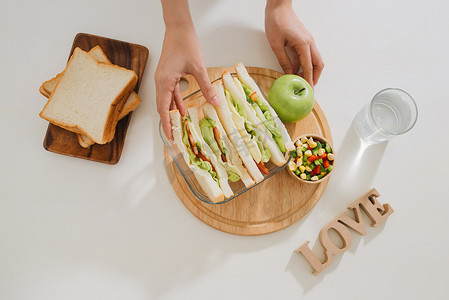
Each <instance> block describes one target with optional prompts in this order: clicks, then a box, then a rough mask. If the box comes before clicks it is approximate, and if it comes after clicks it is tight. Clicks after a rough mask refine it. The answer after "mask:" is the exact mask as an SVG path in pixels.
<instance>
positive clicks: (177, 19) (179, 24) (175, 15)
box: [161, 0, 194, 30]
mask: <svg viewBox="0 0 449 300" xmlns="http://www.w3.org/2000/svg"><path fill="white" fill-rule="evenodd" d="M161 3H162V12H163V16H164V23H165V28H166V29H167V30H169V29H172V28H173V29H176V28H183V29H184V30H185V29H189V28H194V27H193V21H192V17H191V16H190V9H189V2H188V0H161Z"/></svg>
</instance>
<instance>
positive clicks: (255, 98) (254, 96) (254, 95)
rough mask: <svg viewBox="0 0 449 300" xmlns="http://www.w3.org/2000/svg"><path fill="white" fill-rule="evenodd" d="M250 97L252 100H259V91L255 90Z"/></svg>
mask: <svg viewBox="0 0 449 300" xmlns="http://www.w3.org/2000/svg"><path fill="white" fill-rule="evenodd" d="M249 97H250V98H251V100H253V101H254V102H257V100H258V99H257V93H256V92H254V93H252V94H251V95H249Z"/></svg>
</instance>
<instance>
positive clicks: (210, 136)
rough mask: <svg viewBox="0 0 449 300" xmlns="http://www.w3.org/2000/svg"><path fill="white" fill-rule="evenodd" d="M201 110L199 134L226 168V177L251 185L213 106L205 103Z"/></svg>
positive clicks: (246, 172)
mask: <svg viewBox="0 0 449 300" xmlns="http://www.w3.org/2000/svg"><path fill="white" fill-rule="evenodd" d="M203 112H204V119H202V120H201V122H200V129H201V135H202V136H203V138H204V141H205V142H206V143H207V144H208V145H209V147H210V148H211V149H212V152H213V153H214V155H215V157H216V158H217V161H218V163H219V164H221V165H222V166H223V167H224V168H225V169H226V172H227V173H228V179H229V180H230V181H232V182H236V181H238V180H239V179H241V180H242V182H243V184H244V185H245V187H247V188H248V187H250V186H252V185H253V184H254V180H253V179H252V178H251V176H250V175H249V173H248V171H247V170H246V168H245V167H244V166H243V165H242V161H241V159H240V157H239V154H238V152H237V150H236V149H235V147H234V145H233V144H232V143H231V141H230V140H229V138H228V136H227V135H226V132H225V130H224V128H223V126H222V125H221V122H220V119H219V118H218V115H217V112H216V111H215V108H214V107H213V106H212V105H211V104H209V103H206V104H204V105H203Z"/></svg>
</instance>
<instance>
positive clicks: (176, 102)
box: [154, 24, 220, 139]
mask: <svg viewBox="0 0 449 300" xmlns="http://www.w3.org/2000/svg"><path fill="white" fill-rule="evenodd" d="M186 74H192V75H193V76H194V77H195V79H196V81H197V82H198V85H199V87H200V89H201V91H202V93H203V95H204V97H205V98H206V100H207V101H209V102H210V103H212V104H213V105H218V104H220V101H219V99H218V97H217V95H216V93H215V91H214V89H213V88H212V85H211V83H210V80H209V77H208V75H207V71H206V66H205V64H204V58H203V51H202V48H201V44H200V41H199V38H198V36H197V34H196V32H195V28H194V27H193V24H191V26H188V25H187V26H186V25H185V24H175V25H173V26H167V27H166V30H165V37H164V44H163V46H162V53H161V57H160V59H159V63H158V65H157V68H156V72H155V74H154V81H155V84H156V104H157V111H158V113H159V116H160V118H161V123H162V127H163V129H164V132H165V135H166V136H167V138H169V139H173V136H172V129H171V123H170V117H169V111H170V110H172V109H175V108H177V109H178V110H179V112H180V113H181V115H185V107H184V104H183V99H182V96H181V91H180V88H179V80H180V79H181V77H182V76H184V75H186Z"/></svg>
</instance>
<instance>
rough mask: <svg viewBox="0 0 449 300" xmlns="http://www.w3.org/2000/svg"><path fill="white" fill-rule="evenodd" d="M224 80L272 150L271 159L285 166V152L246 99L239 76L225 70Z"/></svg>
mask: <svg viewBox="0 0 449 300" xmlns="http://www.w3.org/2000/svg"><path fill="white" fill-rule="evenodd" d="M223 82H224V84H225V88H226V89H227V90H229V92H230V93H231V95H232V97H233V98H234V100H235V101H238V102H240V103H241V104H242V106H243V108H244V110H245V112H246V115H247V117H248V120H249V121H250V122H251V123H252V124H253V128H254V131H255V132H256V136H257V137H258V138H259V140H260V141H261V142H262V144H263V145H264V147H265V148H266V149H268V150H269V151H270V152H271V157H270V161H272V162H273V163H274V164H275V165H277V166H283V165H284V164H285V163H286V162H287V160H286V159H285V157H284V154H283V153H282V152H281V150H279V147H278V145H277V144H276V142H275V141H274V139H273V137H272V136H271V133H270V132H269V131H268V129H266V128H265V126H264V125H263V123H262V121H261V120H260V119H259V118H258V117H257V115H256V111H255V110H254V108H253V107H252V106H251V105H249V103H248V102H247V101H246V95H245V91H244V90H243V87H242V84H241V83H240V81H239V80H238V79H237V78H233V77H231V74H229V72H225V73H224V74H223Z"/></svg>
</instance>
